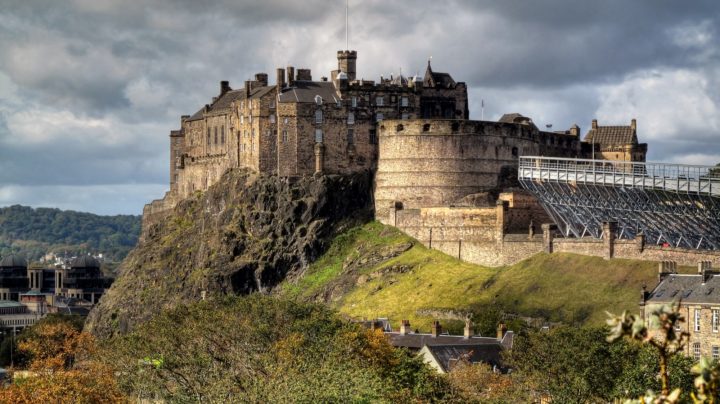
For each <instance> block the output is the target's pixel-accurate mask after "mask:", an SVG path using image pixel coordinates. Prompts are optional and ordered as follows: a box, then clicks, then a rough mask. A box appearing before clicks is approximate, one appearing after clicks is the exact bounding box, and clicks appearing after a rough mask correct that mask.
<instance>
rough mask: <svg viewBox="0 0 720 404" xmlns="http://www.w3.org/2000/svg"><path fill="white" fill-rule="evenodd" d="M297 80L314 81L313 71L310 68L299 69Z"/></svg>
mask: <svg viewBox="0 0 720 404" xmlns="http://www.w3.org/2000/svg"><path fill="white" fill-rule="evenodd" d="M295 79H296V80H303V81H312V72H311V71H310V69H298V71H297V77H296V78H295Z"/></svg>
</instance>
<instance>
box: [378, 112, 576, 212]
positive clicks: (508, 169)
mask: <svg viewBox="0 0 720 404" xmlns="http://www.w3.org/2000/svg"><path fill="white" fill-rule="evenodd" d="M378 143H379V151H378V166H377V167H378V168H377V175H376V183H375V217H376V218H385V217H386V216H387V214H389V211H390V208H391V207H393V206H394V207H397V208H401V209H419V208H426V207H440V206H454V204H455V203H456V202H457V201H459V200H460V199H462V198H463V197H465V196H467V195H471V194H475V193H479V192H487V191H491V190H497V189H498V188H501V187H503V186H507V185H508V183H514V181H515V179H516V178H517V164H518V156H522V155H556V156H573V155H576V153H577V150H578V148H579V141H578V138H577V136H574V135H570V134H567V133H556V132H541V131H539V130H538V129H537V128H536V127H535V126H534V125H527V124H517V123H504V122H489V121H470V120H437V119H432V120H423V119H414V120H386V121H383V122H381V123H380V124H379V138H378Z"/></svg>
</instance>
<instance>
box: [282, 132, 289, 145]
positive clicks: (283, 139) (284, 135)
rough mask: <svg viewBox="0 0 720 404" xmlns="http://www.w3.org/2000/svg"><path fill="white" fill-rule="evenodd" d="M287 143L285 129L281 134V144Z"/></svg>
mask: <svg viewBox="0 0 720 404" xmlns="http://www.w3.org/2000/svg"><path fill="white" fill-rule="evenodd" d="M287 141H288V134H287V129H285V130H283V132H282V142H283V143H287Z"/></svg>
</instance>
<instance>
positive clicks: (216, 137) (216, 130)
mask: <svg viewBox="0 0 720 404" xmlns="http://www.w3.org/2000/svg"><path fill="white" fill-rule="evenodd" d="M217 133H218V128H217V126H216V127H215V144H216V145H217V141H218V136H217Z"/></svg>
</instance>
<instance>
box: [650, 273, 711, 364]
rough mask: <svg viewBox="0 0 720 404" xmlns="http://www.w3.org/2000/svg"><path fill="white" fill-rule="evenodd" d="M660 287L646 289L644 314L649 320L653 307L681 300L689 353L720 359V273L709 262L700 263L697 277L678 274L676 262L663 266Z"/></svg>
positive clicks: (686, 351) (679, 327)
mask: <svg viewBox="0 0 720 404" xmlns="http://www.w3.org/2000/svg"><path fill="white" fill-rule="evenodd" d="M658 278H659V280H658V284H657V286H655V288H653V289H652V290H651V291H650V292H647V291H646V290H644V289H643V292H642V300H641V302H640V309H641V314H642V316H643V317H645V318H646V320H647V316H648V315H649V313H650V312H652V310H653V308H654V307H656V306H658V305H662V304H674V303H675V302H677V301H680V312H681V313H682V315H683V317H684V318H685V321H684V322H682V323H680V325H679V326H678V328H677V330H678V331H684V332H687V333H688V334H689V335H690V338H689V340H688V343H687V345H686V346H685V354H686V355H688V356H691V357H693V358H695V359H699V358H700V357H701V356H705V357H708V358H712V359H715V360H719V359H720V273H717V272H715V271H713V270H712V265H711V263H710V262H709V261H701V262H699V263H698V273H697V274H678V273H677V271H676V265H675V263H674V262H669V261H664V262H661V263H660V264H659V271H658Z"/></svg>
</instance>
